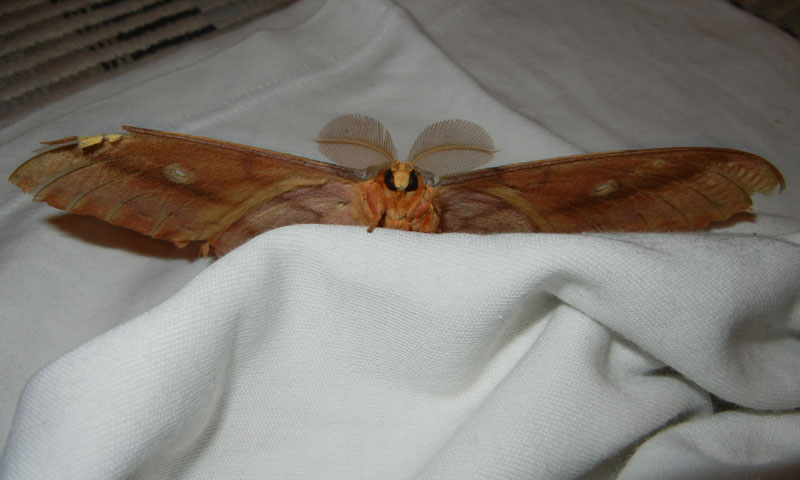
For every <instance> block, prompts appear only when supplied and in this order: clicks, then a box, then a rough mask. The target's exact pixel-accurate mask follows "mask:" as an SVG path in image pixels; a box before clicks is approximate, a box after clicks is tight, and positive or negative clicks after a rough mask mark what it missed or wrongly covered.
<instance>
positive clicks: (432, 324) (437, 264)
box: [0, 0, 800, 480]
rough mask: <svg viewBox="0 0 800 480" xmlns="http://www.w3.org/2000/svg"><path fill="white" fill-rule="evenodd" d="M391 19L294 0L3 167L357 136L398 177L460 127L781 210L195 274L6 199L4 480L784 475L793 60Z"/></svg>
mask: <svg viewBox="0 0 800 480" xmlns="http://www.w3.org/2000/svg"><path fill="white" fill-rule="evenodd" d="M402 3H403V4H404V5H405V6H406V7H408V8H409V11H410V12H411V13H412V14H413V15H414V17H413V18H415V19H416V22H418V23H416V24H415V21H414V20H413V19H412V17H411V16H409V15H408V14H407V13H405V12H404V11H403V10H402V9H400V8H399V7H397V6H395V5H393V4H390V3H388V2H386V1H377V0H346V1H337V2H333V1H331V2H319V1H316V0H310V1H302V2H300V3H298V4H295V5H294V6H292V7H291V8H289V9H288V10H286V11H283V12H280V13H278V14H276V15H273V16H270V17H267V18H265V19H261V20H257V21H255V22H253V23H251V24H249V25H247V26H245V27H243V28H242V29H240V30H237V31H235V32H231V33H229V34H226V35H222V36H219V37H216V38H215V39H212V40H211V41H208V42H203V43H199V44H196V45H192V46H189V47H187V48H184V49H181V50H180V51H179V52H177V53H175V54H173V55H170V56H168V57H165V58H163V59H161V60H160V61H156V62H152V63H150V64H148V65H145V66H143V67H141V68H139V69H137V70H135V71H133V72H132V73H129V74H126V75H122V76H120V77H118V78H115V79H113V80H111V81H108V82H105V83H103V84H100V85H97V86H94V87H92V88H89V89H87V90H84V91H82V92H79V93H77V94H75V95H73V96H71V97H69V98H66V99H64V100H61V101H58V102H55V103H53V104H50V105H47V106H45V107H44V108H42V109H41V110H39V111H37V112H35V113H33V114H32V115H30V116H28V117H27V118H25V119H23V120H21V121H19V122H18V123H16V124H15V125H12V126H10V127H8V128H6V129H4V130H3V131H1V132H0V145H2V157H0V158H2V162H3V165H4V166H5V167H6V170H7V171H11V170H12V169H13V167H14V166H15V165H16V164H18V163H20V162H21V161H22V160H24V159H25V158H27V157H28V156H29V152H30V150H32V149H33V148H34V147H35V143H36V142H37V141H39V140H47V139H52V138H59V137H63V136H66V135H70V134H80V135H83V134H89V133H96V132H108V131H115V130H116V129H117V126H118V125H120V124H131V125H139V126H145V127H150V128H160V129H167V130H175V131H182V132H187V133H193V134H199V135H205V136H211V137H216V138H222V139H226V140H231V141H238V142H242V143H247V144H251V145H258V146H263V147H268V148H273V149H277V150H283V151H288V152H291V153H295V154H299V155H304V156H309V157H314V158H318V157H319V155H318V154H316V152H315V151H314V148H315V146H314V145H313V144H312V143H311V142H310V141H309V140H310V139H311V138H313V137H314V135H315V134H316V133H317V132H318V130H319V129H320V128H321V127H322V126H323V125H324V124H325V123H326V122H327V121H328V120H330V119H331V118H333V117H335V116H337V115H339V114H342V113H350V112H357V113H364V114H367V115H371V116H373V117H375V118H378V119H379V120H381V121H383V122H384V123H385V125H386V126H387V127H388V128H389V129H390V130H391V132H392V135H393V137H394V138H395V142H396V144H397V145H398V148H399V150H401V151H402V150H403V148H408V147H409V146H410V143H411V141H413V138H414V136H415V135H416V133H418V132H419V131H420V130H421V129H422V128H424V127H425V126H427V125H428V124H430V123H432V122H434V121H436V120H440V119H444V118H453V117H460V118H465V119H467V120H472V121H475V122H477V123H479V124H481V125H482V126H484V128H486V129H487V130H488V131H489V133H490V134H491V135H492V136H493V137H494V139H495V143H496V145H497V146H498V147H499V148H500V149H501V152H500V153H499V154H498V156H497V158H496V160H495V164H505V163H513V162H517V161H524V160H533V159H537V158H544V157H548V156H556V155H564V154H570V153H575V152H578V151H581V150H584V149H585V150H602V149H618V148H637V147H658V146H667V145H676V144H706V145H718V146H730V147H736V148H743V149H746V150H751V151H754V152H756V153H759V154H762V155H764V156H766V157H767V158H769V159H770V160H771V161H773V163H775V165H776V166H778V167H779V168H780V169H781V170H782V171H783V173H784V175H785V177H786V179H787V183H788V188H787V190H786V191H785V192H783V193H782V194H781V195H773V196H772V197H770V198H769V199H765V198H763V197H758V198H757V199H756V204H755V207H754V209H755V211H756V212H758V216H757V217H756V221H754V222H752V223H747V222H745V223H740V224H737V225H734V226H732V227H731V228H730V229H729V231H728V232H722V233H720V232H715V233H696V234H681V235H674V234H673V235H666V234H647V235H623V234H617V235H493V236H471V235H438V236H436V235H420V234H412V233H405V232H396V231H386V230H378V231H376V232H374V233H372V234H367V233H366V232H365V231H364V230H363V229H360V228H349V227H334V226H327V227H325V226H311V225H307V226H296V227H288V228H284V229H278V230H276V231H273V232H269V233H267V234H265V235H262V236H260V237H258V238H257V239H254V240H253V241H251V242H249V243H248V244H246V245H245V246H243V247H241V248H239V249H237V250H235V251H234V252H232V253H231V254H229V255H228V256H226V257H224V258H223V259H221V260H219V261H216V262H210V261H208V260H204V259H193V258H192V255H191V254H189V253H185V252H181V251H178V250H174V249H173V247H171V246H169V245H165V244H161V243H159V242H154V241H151V240H149V239H146V238H143V237H141V236H138V235H134V234H131V233H128V232H125V231H122V230H119V229H116V228H113V227H110V226H106V225H105V224H103V223H101V222H99V221H94V220H92V219H85V218H79V217H72V216H68V215H63V214H61V213H59V212H56V211H54V210H52V209H50V208H48V207H46V206H43V205H39V204H34V203H32V202H30V200H29V198H27V197H25V196H23V195H21V194H20V193H19V192H18V191H17V190H16V189H15V188H14V187H13V186H11V185H9V184H4V185H2V186H1V187H0V198H2V207H0V215H2V216H1V217H0V221H2V229H0V239H1V240H2V241H0V249H2V251H0V262H2V266H1V267H0V285H2V286H3V288H2V292H0V298H2V311H0V314H1V315H2V324H0V328H1V329H2V330H0V332H2V337H1V338H0V372H2V377H0V408H1V411H0V425H2V426H3V430H4V431H9V432H10V434H9V437H8V441H7V443H6V446H5V451H4V454H3V458H2V463H1V464H0V478H2V479H3V480H6V479H17V478H23V479H27V478H37V479H39V478H82V479H92V478H98V479H106V478H398V477H403V478H437V479H438V478H571V477H576V476H579V475H588V476H593V477H595V478H604V477H615V476H619V477H620V478H708V477H710V476H719V477H720V478H722V477H724V476H726V475H734V474H738V475H740V477H741V478H747V476H752V475H759V476H761V478H791V475H792V472H794V471H796V470H797V469H798V468H800V429H799V428H798V423H800V414H798V413H795V412H792V411H791V410H792V409H796V408H798V407H800V376H799V375H798V374H797V372H798V371H800V347H799V346H798V343H797V338H798V336H797V330H798V328H800V247H798V243H800V227H798V224H799V222H800V213H798V211H797V208H796V205H797V201H798V199H800V196H799V195H800V194H799V193H798V192H800V189H797V188H796V186H797V185H800V182H798V180H800V165H798V162H797V160H796V155H797V152H798V151H800V148H798V147H800V143H799V142H800V139H798V138H797V135H796V132H797V131H800V119H799V118H798V116H797V113H796V112H798V111H800V95H798V93H800V81H798V80H800V68H798V65H797V62H796V61H794V60H793V59H796V58H800V45H798V43H797V42H796V41H795V40H794V39H792V38H791V37H789V36H788V35H785V34H783V33H782V32H780V31H777V30H776V29H774V27H772V26H770V25H768V24H766V23H764V22H762V21H761V20H758V19H756V18H754V17H751V16H749V15H747V14H745V13H743V12H740V11H738V10H737V9H735V8H734V7H732V6H730V5H729V4H727V3H725V2H721V1H715V2H700V1H695V2H690V1H676V2H633V1H628V2H592V3H589V2H513V1H500V2H497V1H491V2H490V1H488V0H487V1H473V2H448V1H439V2H422V1H412V0H406V1H404V2H402ZM420 28H421V29H420ZM426 33H427V35H430V37H427V36H426ZM429 38H430V40H433V42H435V43H432V42H431V41H430V40H429ZM437 45H438V47H437ZM440 48H441V49H443V51H444V53H443V51H442V50H440ZM453 62H455V63H453ZM457 65H459V66H460V67H459V66H457ZM461 68H464V69H465V70H462V69H461ZM473 78H474V79H476V80H477V81H478V83H475V82H474V81H473ZM479 84H480V85H481V86H479ZM636 87H638V88H636ZM487 92H488V93H487ZM515 112H520V113H515ZM404 146H405V147H404ZM398 153H400V155H401V156H402V152H398ZM737 232H739V233H737ZM751 233H757V234H758V235H751ZM209 264H210V266H209ZM195 276H196V278H194V279H193V280H192V278H193V277H195ZM45 365H46V366H45ZM43 366H45V367H44V368H43V369H41V370H39V371H38V372H37V371H36V370H37V369H39V368H41V367H43ZM665 367H670V368H665ZM34 372H35V373H34ZM29 377H30V380H29V381H28V384H27V387H26V388H25V390H24V392H22V388H23V384H24V382H25V380H26V379H27V378H29ZM20 392H22V393H20ZM709 394H713V395H715V396H717V397H719V398H721V399H722V400H724V401H727V402H732V403H735V404H738V405H742V406H744V407H746V408H747V409H748V410H747V411H728V412H722V413H714V410H713V408H712V404H711V401H710V397H709ZM18 398H19V404H16V402H17V399H18ZM15 405H16V407H15ZM12 417H13V418H14V420H13V424H12V422H11V418H12Z"/></svg>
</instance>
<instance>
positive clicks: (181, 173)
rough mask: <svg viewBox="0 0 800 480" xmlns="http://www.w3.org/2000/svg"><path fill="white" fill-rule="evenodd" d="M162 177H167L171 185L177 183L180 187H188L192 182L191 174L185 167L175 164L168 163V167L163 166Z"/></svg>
mask: <svg viewBox="0 0 800 480" xmlns="http://www.w3.org/2000/svg"><path fill="white" fill-rule="evenodd" d="M162 171H163V173H164V176H165V177H167V180H169V181H170V182H172V183H177V184H180V185H188V184H190V183H192V182H193V181H194V178H193V175H192V172H191V171H190V170H188V169H187V168H185V167H182V166H180V165H178V164H177V163H170V164H169V165H164V168H163V170H162Z"/></svg>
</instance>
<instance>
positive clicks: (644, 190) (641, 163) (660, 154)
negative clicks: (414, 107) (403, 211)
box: [439, 148, 784, 233]
mask: <svg viewBox="0 0 800 480" xmlns="http://www.w3.org/2000/svg"><path fill="white" fill-rule="evenodd" d="M439 185H440V189H439V191H440V205H439V208H440V213H441V227H440V228H441V230H442V231H444V232H475V233H493V232H563V233H573V232H583V231H677V230H696V229H702V228H705V227H706V226H707V225H708V224H709V223H710V222H714V221H719V220H724V219H726V218H729V217H730V216H732V215H734V214H736V213H738V212H741V211H743V210H745V209H747V208H748V207H750V205H751V204H752V201H751V199H750V196H751V195H752V194H753V193H755V192H760V193H763V194H768V193H770V192H771V191H772V190H773V189H774V188H775V186H777V185H780V186H781V189H783V187H784V180H783V177H782V176H781V174H780V172H779V171H778V170H777V169H776V168H775V167H774V166H772V165H771V164H770V163H769V162H767V161H766V160H764V159H763V158H761V157H759V156H756V155H753V154H750V153H746V152H741V151H737V150H729V149H722V148H661V149H651V150H630V151H621V152H608V153H595V154H588V155H576V156H572V157H563V158H556V159H552V160H544V161H539V162H530V163H522V164H517V165H509V166H504V167H497V168H490V169H486V170H478V171H476V172H471V173H466V174H461V175H453V176H449V177H443V178H442V179H441V181H440V183H439Z"/></svg>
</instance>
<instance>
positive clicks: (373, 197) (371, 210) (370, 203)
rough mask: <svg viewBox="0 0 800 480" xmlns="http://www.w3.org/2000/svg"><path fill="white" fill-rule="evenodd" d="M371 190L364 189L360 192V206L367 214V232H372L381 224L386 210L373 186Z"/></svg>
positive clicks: (372, 185)
mask: <svg viewBox="0 0 800 480" xmlns="http://www.w3.org/2000/svg"><path fill="white" fill-rule="evenodd" d="M370 187H371V188H365V189H363V190H362V192H361V204H362V205H361V206H362V207H363V208H364V211H365V212H367V231H368V232H372V231H373V230H375V229H376V228H377V227H379V226H380V225H381V223H382V222H383V217H384V215H385V214H386V209H385V208H384V206H383V202H382V201H381V197H380V195H379V194H378V192H377V191H376V188H375V184H371V185H370Z"/></svg>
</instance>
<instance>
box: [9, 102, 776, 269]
mask: <svg viewBox="0 0 800 480" xmlns="http://www.w3.org/2000/svg"><path fill="white" fill-rule="evenodd" d="M123 128H124V129H125V130H127V132H128V133H126V134H109V135H93V136H88V137H80V138H78V137H68V138H63V139H60V140H55V141H51V142H45V144H46V145H48V147H46V148H45V149H44V151H43V152H41V153H39V154H38V155H36V156H35V157H33V158H31V159H30V160H28V161H27V162H25V163H23V164H22V165H21V166H20V167H19V168H17V169H16V171H14V173H12V174H11V177H10V181H11V182H13V183H14V184H15V185H17V186H18V187H20V188H21V189H22V190H23V191H24V192H30V193H33V196H34V200H37V201H44V202H47V203H49V204H50V205H52V206H54V207H57V208H60V209H64V210H67V211H69V212H73V213H77V214H82V215H92V216H95V217H97V218H100V219H103V220H105V221H107V222H110V223H112V224H114V225H119V226H122V227H126V228H129V229H131V230H135V231H137V232H139V233H142V234H145V235H149V236H151V237H155V238H158V239H163V240H168V241H170V242H172V243H173V244H175V245H176V246H179V247H183V246H185V245H186V244H188V243H189V242H192V241H204V242H205V244H204V245H203V247H202V250H201V251H202V253H203V254H208V253H209V252H210V250H211V249H212V248H213V251H214V253H215V254H216V255H217V256H221V255H223V254H225V253H227V252H229V251H230V250H232V249H233V248H236V247H237V246H239V245H241V244H242V243H244V242H245V241H247V240H248V239H250V238H252V237H254V236H256V235H258V234H259V233H261V232H264V231H266V230H270V229H272V228H276V227H280V226H284V225H290V224H296V223H327V224H340V225H363V226H366V227H367V228H368V230H370V231H371V230H372V229H374V228H376V227H386V228H396V229H402V230H413V231H417V232H430V233H434V232H472V233H497V232H561V233H574V232H584V231H680V230H696V229H702V228H705V227H706V226H708V225H709V223H711V222H715V221H719V220H724V219H727V218H729V217H731V216H732V215H734V214H736V213H738V212H741V211H743V210H745V209H747V208H748V207H749V206H750V205H751V204H752V201H751V199H750V197H751V195H753V194H754V193H755V192H760V193H763V194H769V193H770V192H771V191H772V190H773V189H774V188H775V187H776V186H777V185H780V187H781V189H783V187H784V180H783V177H782V176H781V174H780V172H779V171H778V170H777V169H776V168H775V167H774V166H772V165H771V164H770V163H769V162H767V161H766V160H764V159H762V158H761V157H758V156H756V155H753V154H750V153H746V152H741V151H737V150H729V149H724V148H688V147H687V148H659V149H649V150H629V151H618V152H608V153H593V154H586V155H575V156H570V157H562V158H555V159H551V160H542V161H536V162H529V163H520V164H516V165H508V166H502V167H495V168H489V169H483V170H478V171H473V172H467V171H468V170H471V169H473V168H475V167H477V166H479V165H482V164H485V163H487V162H488V161H490V160H491V158H492V156H493V154H494V153H495V149H494V145H493V142H492V139H491V138H490V137H489V135H488V134H487V133H486V132H485V131H484V130H483V129H482V128H481V127H479V126H477V125H475V124H474V123H471V122H467V121H464V120H447V121H443V122H438V123H435V124H433V125H431V126H429V127H427V128H426V129H425V130H423V131H422V133H420V135H419V137H418V138H417V140H416V141H415V142H414V144H413V146H412V148H411V152H410V153H409V155H408V157H407V158H406V160H405V161H403V162H401V161H399V160H398V159H397V154H396V150H395V147H394V144H393V142H392V138H391V136H390V135H389V132H388V131H387V130H386V129H385V128H384V127H383V125H381V124H380V123H379V122H378V121H377V120H374V119H372V118H369V117H366V116H361V115H345V116H343V117H339V118H337V119H335V120H333V121H331V122H330V123H329V124H328V125H327V126H325V128H323V129H322V131H321V133H320V135H319V138H317V139H316V141H317V142H318V143H319V148H320V151H321V152H322V153H323V154H324V155H325V156H327V157H328V158H329V159H330V160H332V161H333V162H335V163H337V164H338V165H334V164H330V163H323V162H318V161H315V160H310V159H306V158H302V157H297V156H294V155H289V154H285V153H280V152H274V151H270V150H264V149H260V148H254V147H248V146H244V145H238V144H234V143H229V142H224V141H219V140H212V139H208V138H202V137H196V136H191V135H183V134H179V133H169V132H161V131H155V130H147V129H143V128H134V127H123ZM464 172H467V173H464Z"/></svg>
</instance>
